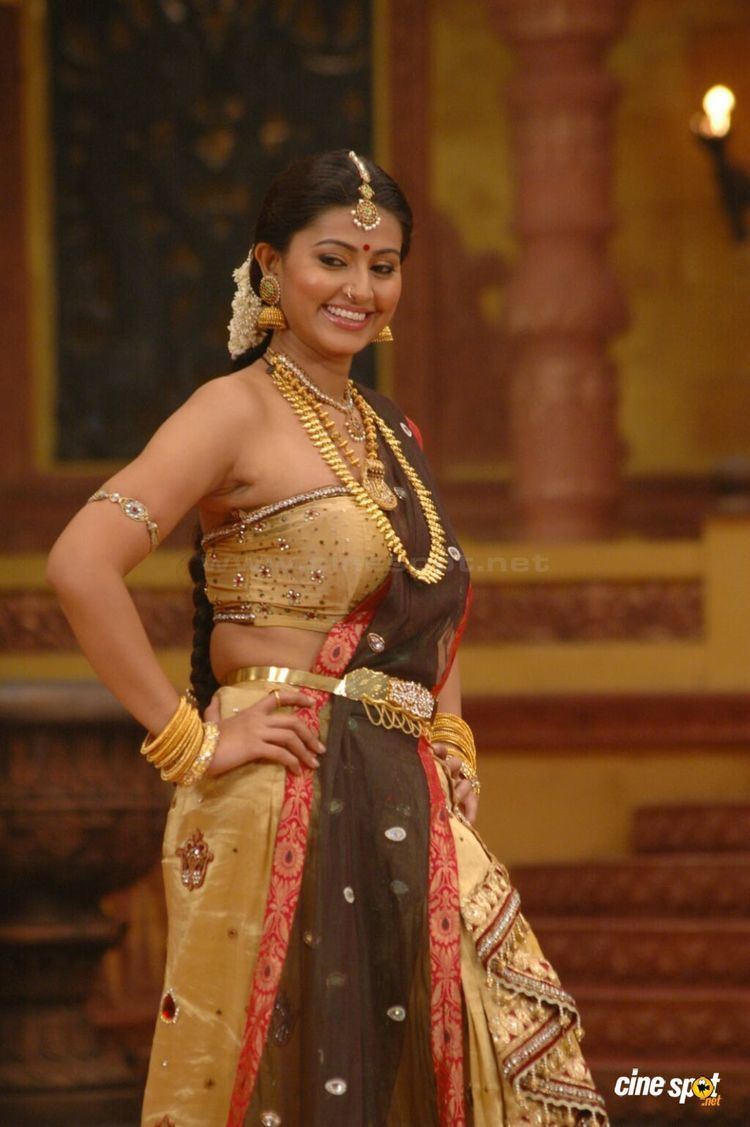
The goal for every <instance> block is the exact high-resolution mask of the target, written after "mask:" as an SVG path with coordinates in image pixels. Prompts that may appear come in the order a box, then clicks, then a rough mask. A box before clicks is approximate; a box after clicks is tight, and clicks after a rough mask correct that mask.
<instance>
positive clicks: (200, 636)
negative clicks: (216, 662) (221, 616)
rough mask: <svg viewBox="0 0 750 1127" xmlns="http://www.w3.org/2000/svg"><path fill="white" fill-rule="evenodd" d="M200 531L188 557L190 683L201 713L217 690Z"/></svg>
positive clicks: (211, 619) (210, 613) (211, 617)
mask: <svg viewBox="0 0 750 1127" xmlns="http://www.w3.org/2000/svg"><path fill="white" fill-rule="evenodd" d="M201 536H202V531H201V527H200V525H198V528H197V529H196V532H195V538H194V540H193V545H194V547H195V552H194V554H193V555H192V556H191V557H190V563H189V565H188V566H189V569H190V578H191V579H192V581H193V606H194V607H195V613H194V614H193V652H192V654H191V657H190V683H191V685H192V686H193V692H194V693H195V696H196V699H197V701H198V707H199V709H200V711H201V712H203V711H204V709H205V708H206V706H207V705H208V704H209V702H210V700H211V697H212V696H213V695H214V693H215V692H216V690H217V689H218V687H219V682H218V681H217V680H216V678H215V677H214V672H213V669H212V668H211V656H210V643H211V631H212V630H213V628H214V617H213V607H212V606H211V604H210V602H209V601H208V598H207V596H206V591H205V587H206V572H205V570H204V567H203V549H202V547H201Z"/></svg>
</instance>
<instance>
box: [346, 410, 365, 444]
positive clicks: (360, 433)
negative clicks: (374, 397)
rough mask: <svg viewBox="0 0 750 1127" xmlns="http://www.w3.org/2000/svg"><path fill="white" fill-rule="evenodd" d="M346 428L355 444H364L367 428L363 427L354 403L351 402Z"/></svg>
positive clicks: (347, 413)
mask: <svg viewBox="0 0 750 1127" xmlns="http://www.w3.org/2000/svg"><path fill="white" fill-rule="evenodd" d="M344 428H345V430H346V433H347V434H348V435H349V437H350V438H351V440H352V441H353V442H364V439H365V428H364V427H363V425H362V421H361V420H360V417H359V415H358V414H357V411H356V408H355V406H354V404H353V403H351V402H350V404H349V406H348V408H347V412H346V420H345V422H344Z"/></svg>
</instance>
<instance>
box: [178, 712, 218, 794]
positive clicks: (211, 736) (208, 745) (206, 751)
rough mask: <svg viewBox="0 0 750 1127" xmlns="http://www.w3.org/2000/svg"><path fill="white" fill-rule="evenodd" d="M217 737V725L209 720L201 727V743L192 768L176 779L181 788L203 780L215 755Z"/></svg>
mask: <svg viewBox="0 0 750 1127" xmlns="http://www.w3.org/2000/svg"><path fill="white" fill-rule="evenodd" d="M219 735H220V730H219V725H218V724H216V723H214V721H213V720H209V721H208V722H207V723H206V724H204V725H203V742H202V743H201V746H200V750H199V752H198V754H197V756H196V757H195V759H194V761H193V764H192V766H191V767H188V769H187V771H186V772H185V774H184V775H183V776H182V778H181V779H178V783H179V785H180V786H181V787H192V786H194V785H195V783H197V782H199V781H200V779H202V778H203V776H204V775H205V773H206V771H207V770H208V768H209V767H210V766H211V761H212V759H213V757H214V755H215V754H216V745H217V743H218V742H219Z"/></svg>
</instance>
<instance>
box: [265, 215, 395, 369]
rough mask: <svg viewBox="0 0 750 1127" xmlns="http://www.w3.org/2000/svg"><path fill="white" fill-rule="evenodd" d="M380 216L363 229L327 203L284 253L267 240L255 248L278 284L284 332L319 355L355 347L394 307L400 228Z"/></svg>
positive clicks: (388, 217)
mask: <svg viewBox="0 0 750 1127" xmlns="http://www.w3.org/2000/svg"><path fill="white" fill-rule="evenodd" d="M380 215H381V222H380V224H379V225H378V226H377V227H376V228H375V230H374V231H360V230H359V229H358V228H357V227H356V226H355V224H354V222H353V220H352V216H351V208H349V207H335V208H330V209H329V210H327V211H324V212H322V213H321V214H320V215H319V216H318V217H317V218H316V219H315V220H314V221H313V222H312V223H311V224H310V225H309V226H307V227H305V228H303V229H302V230H301V231H298V232H297V233H296V234H295V235H294V236H293V237H292V239H291V241H290V243H289V246H288V248H287V250H286V251H285V252H284V253H283V254H279V253H278V252H277V251H274V250H273V249H272V248H271V247H270V246H269V245H268V244H267V243H266V244H259V245H258V246H257V247H256V254H257V257H258V261H259V262H260V264H261V266H262V268H263V271H264V273H273V274H275V275H276V276H277V277H278V279H279V282H280V284H281V307H282V309H283V310H284V314H285V316H286V319H287V322H288V324H289V332H290V333H292V334H293V335H294V337H296V338H297V340H298V341H299V342H300V344H302V345H303V346H304V347H305V349H309V350H310V351H312V352H313V353H314V354H316V355H318V356H320V357H326V356H330V357H343V356H353V355H354V354H355V353H357V352H360V351H361V350H362V349H363V348H365V347H366V345H368V344H369V343H370V342H371V340H372V339H373V337H374V336H376V335H377V333H379V332H380V330H381V329H382V328H383V327H384V326H385V325H387V324H388V323H389V322H390V320H391V318H392V316H393V314H394V312H395V310H396V306H397V305H398V300H399V297H400V295H401V242H402V232H401V225H400V223H399V221H398V220H397V219H396V218H395V216H394V215H392V214H391V213H390V212H387V211H385V210H383V209H382V208H381V209H380ZM284 335H286V334H284Z"/></svg>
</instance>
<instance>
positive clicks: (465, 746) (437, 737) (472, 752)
mask: <svg viewBox="0 0 750 1127" xmlns="http://www.w3.org/2000/svg"><path fill="white" fill-rule="evenodd" d="M430 742H431V743H438V742H440V743H444V744H448V745H449V747H450V752H449V754H450V755H454V756H455V757H456V758H457V759H460V760H461V766H460V768H459V774H460V775H462V776H463V778H464V779H468V780H469V783H470V784H471V789H472V790H473V791H474V794H476V795H477V796H479V792H480V789H481V787H480V784H479V775H478V773H477V749H476V747H475V746H474V736H473V734H472V731H471V728H470V727H469V725H468V724H467V723H466V721H465V720H462V719H461V717H460V716H455V715H454V714H453V713H452V712H438V713H437V715H436V716H435V719H434V720H433V722H432V727H431V730H430Z"/></svg>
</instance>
